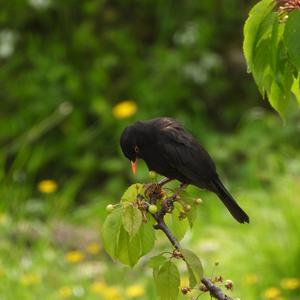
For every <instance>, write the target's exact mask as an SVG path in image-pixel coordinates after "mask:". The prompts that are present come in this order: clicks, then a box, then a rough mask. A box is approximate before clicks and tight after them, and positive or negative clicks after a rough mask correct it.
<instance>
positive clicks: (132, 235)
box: [102, 183, 203, 300]
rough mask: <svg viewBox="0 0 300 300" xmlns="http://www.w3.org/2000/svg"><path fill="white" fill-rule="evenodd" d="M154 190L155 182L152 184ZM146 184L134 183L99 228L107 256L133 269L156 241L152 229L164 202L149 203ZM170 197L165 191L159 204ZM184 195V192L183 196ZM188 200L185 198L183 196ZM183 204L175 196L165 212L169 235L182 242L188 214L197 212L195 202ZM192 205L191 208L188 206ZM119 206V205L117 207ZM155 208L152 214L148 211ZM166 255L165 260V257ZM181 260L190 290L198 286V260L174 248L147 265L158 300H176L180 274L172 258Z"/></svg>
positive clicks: (181, 199) (188, 253) (149, 187)
mask: <svg viewBox="0 0 300 300" xmlns="http://www.w3.org/2000/svg"><path fill="white" fill-rule="evenodd" d="M153 185H154V187H155V185H156V184H155V183H154V184H153ZM149 189H150V190H151V189H152V187H151V186H149V185H145V186H144V185H142V184H133V185H131V186H130V187H129V188H128V189H127V190H126V191H125V193H124V194H123V195H122V197H121V201H120V204H119V206H120V207H119V208H116V209H113V210H109V211H108V212H109V215H108V216H107V217H106V219H105V222H104V224H103V228H102V239H103V245H104V247H105V249H106V251H107V253H108V254H109V255H110V256H111V257H112V258H114V259H118V260H119V261H120V262H122V263H123V264H127V265H130V266H131V267H133V266H134V265H135V264H136V263H137V262H138V260H139V258H140V257H142V256H144V255H145V254H147V253H148V252H150V251H151V250H152V248H153V247H154V242H155V233H154V231H155V229H154V227H153V225H154V220H155V221H157V219H155V216H156V217H157V218H159V217H158V216H159V215H160V214H161V212H162V210H163V209H164V206H165V205H166V203H157V204H158V205H159V207H160V210H159V211H158V208H157V206H156V205H154V204H149V203H148V201H149V199H148V196H146V195H148V194H149ZM172 195H173V194H172V193H171V192H170V191H168V193H166V192H165V191H163V193H162V194H161V196H160V198H159V199H160V201H165V200H166V198H167V197H171V196H172ZM185 195H186V193H185ZM186 197H187V195H186ZM187 199H189V200H188V201H185V199H184V198H182V197H176V199H175V200H174V201H175V203H173V204H172V207H171V210H168V218H167V219H168V221H167V226H168V227H169V228H170V230H171V232H172V234H173V235H174V236H175V237H176V238H177V239H178V240H181V239H182V238H183V237H184V236H185V233H186V231H187V229H188V227H189V225H190V226H191V224H190V222H189V219H188V216H187V213H189V212H190V211H191V210H196V205H197V201H195V199H194V200H191V199H190V198H188V197H187ZM189 203H191V205H190V204H189ZM116 206H118V205H116ZM153 206H155V207H156V209H155V211H154V210H153V209H151V208H153ZM166 254H168V255H169V258H168V259H167V258H166V257H165V255H166ZM175 258H177V259H178V258H180V259H183V260H184V261H185V263H186V267H187V271H188V273H189V280H190V288H193V287H194V286H195V285H197V284H198V285H199V284H200V281H201V279H202V276H203V268H202V264H201V261H200V259H199V258H198V257H197V255H196V254H194V253H193V252H192V251H191V250H188V249H175V250H174V251H173V253H162V254H160V255H156V256H153V257H151V258H150V260H149V261H148V266H149V267H151V268H153V277H154V281H155V286H156V290H157V294H158V297H159V299H161V300H171V299H172V300H173V299H176V298H177V295H178V291H179V283H180V275H179V271H178V268H177V266H176V265H175V264H174V263H173V261H172V259H175Z"/></svg>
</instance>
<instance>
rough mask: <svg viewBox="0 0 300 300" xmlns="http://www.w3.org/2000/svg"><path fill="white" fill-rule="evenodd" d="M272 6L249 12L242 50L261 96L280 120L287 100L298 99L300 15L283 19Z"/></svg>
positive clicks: (266, 2) (266, 3)
mask: <svg viewBox="0 0 300 300" xmlns="http://www.w3.org/2000/svg"><path fill="white" fill-rule="evenodd" d="M275 5H276V1H274V0H262V1H260V2H259V3H257V4H256V5H255V6H254V7H253V8H252V10H251V11H250V13H249V17H248V19H247V21H246V22H245V26H244V45H243V49H244V55H245V58H246V61H247V65H248V70H249V72H252V74H253V77H254V80H255V82H256V84H257V86H258V88H259V90H260V92H261V94H262V95H263V97H265V95H267V97H268V99H269V102H270V103H271V105H272V106H273V108H274V109H275V110H277V111H278V112H279V113H280V115H281V116H282V117H283V118H284V117H285V115H286V112H287V108H288V106H289V102H290V99H291V98H292V97H295V98H296V99H297V101H298V100H299V97H300V94H299V88H298V86H297V85H298V77H299V74H300V63H299V62H300V44H299V32H300V22H299V21H300V11H299V10H295V11H292V12H291V13H288V14H284V16H283V15H282V13H281V14H280V13H279V12H278V11H275ZM277 9H278V8H277ZM292 87H294V88H292ZM298 102H299V101H298ZM299 104H300V102H299Z"/></svg>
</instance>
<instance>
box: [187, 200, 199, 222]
mask: <svg viewBox="0 0 300 300" xmlns="http://www.w3.org/2000/svg"><path fill="white" fill-rule="evenodd" d="M197 214H198V207H197V206H195V205H194V206H192V209H191V210H190V211H189V212H188V213H187V214H186V215H187V219H188V222H189V225H190V227H191V228H192V227H193V225H194V221H195V220H196V218H197Z"/></svg>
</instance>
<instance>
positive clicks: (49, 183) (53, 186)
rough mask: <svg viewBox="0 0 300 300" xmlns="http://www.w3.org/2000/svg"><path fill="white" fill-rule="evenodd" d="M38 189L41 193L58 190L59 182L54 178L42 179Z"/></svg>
mask: <svg viewBox="0 0 300 300" xmlns="http://www.w3.org/2000/svg"><path fill="white" fill-rule="evenodd" d="M38 190H39V191H40V192H41V193H45V194H51V193H53V192H55V191H56V190H57V183H56V182H55V181H54V180H52V179H46V180H42V181H40V182H39V183H38Z"/></svg>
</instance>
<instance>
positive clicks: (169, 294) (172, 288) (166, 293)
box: [154, 261, 180, 300]
mask: <svg viewBox="0 0 300 300" xmlns="http://www.w3.org/2000/svg"><path fill="white" fill-rule="evenodd" d="M154 273H155V276H154V280H155V285H156V290H157V294H158V296H159V299H160V300H174V299H177V296H178V292H179V284H180V276H179V271H178V268H177V267H176V265H175V264H174V263H173V262H171V261H167V262H165V263H164V264H163V265H162V266H161V267H160V268H157V269H155V271H154Z"/></svg>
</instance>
